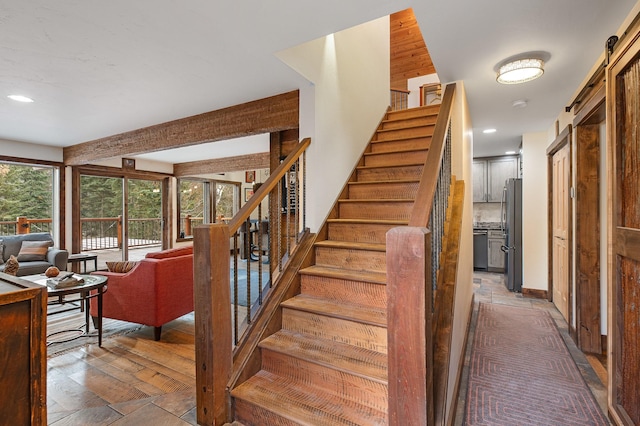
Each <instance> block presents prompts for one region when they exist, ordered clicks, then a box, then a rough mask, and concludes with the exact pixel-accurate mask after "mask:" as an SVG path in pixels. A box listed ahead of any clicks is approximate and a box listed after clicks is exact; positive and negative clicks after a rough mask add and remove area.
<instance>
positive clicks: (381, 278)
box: [300, 265, 387, 284]
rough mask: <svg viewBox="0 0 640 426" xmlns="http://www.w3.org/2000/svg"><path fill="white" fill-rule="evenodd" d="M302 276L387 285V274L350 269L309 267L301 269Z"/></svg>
mask: <svg viewBox="0 0 640 426" xmlns="http://www.w3.org/2000/svg"><path fill="white" fill-rule="evenodd" d="M300 274H303V275H316V276H322V277H327V278H337V279H344V280H350V281H361V282H366V283H373V284H386V283H387V274H385V273H383V272H376V271H353V270H349V269H341V268H330V267H326V266H317V265H313V266H309V267H307V268H304V269H301V270H300Z"/></svg>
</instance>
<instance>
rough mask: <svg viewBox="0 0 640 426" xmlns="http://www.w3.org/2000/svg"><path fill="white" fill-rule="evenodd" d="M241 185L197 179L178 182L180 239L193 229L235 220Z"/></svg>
mask: <svg viewBox="0 0 640 426" xmlns="http://www.w3.org/2000/svg"><path fill="white" fill-rule="evenodd" d="M240 185H241V184H240V183H239V182H226V181H217V180H208V179H197V178H182V179H179V180H178V221H179V231H178V232H179V235H178V237H179V238H189V237H191V236H193V228H194V227H195V226H197V225H201V224H203V223H215V222H218V221H220V220H225V219H229V218H231V217H233V215H234V214H236V212H237V211H238V210H239V209H240Z"/></svg>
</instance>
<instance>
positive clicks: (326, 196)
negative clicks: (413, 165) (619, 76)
mask: <svg viewBox="0 0 640 426" xmlns="http://www.w3.org/2000/svg"><path fill="white" fill-rule="evenodd" d="M277 56H278V57H279V58H280V59H281V60H282V61H283V62H285V63H286V64H287V65H289V66H290V67H291V68H293V69H294V70H296V71H297V72H299V73H300V74H301V75H302V76H304V77H305V78H306V79H307V80H309V81H310V82H311V83H312V84H313V88H312V89H311V88H302V90H301V92H300V96H301V101H300V108H301V110H300V115H301V123H300V126H301V127H300V138H301V139H302V138H305V137H311V145H310V147H309V148H308V156H307V194H314V195H313V198H312V199H310V200H308V201H307V226H309V227H310V229H311V232H316V231H317V230H318V229H319V227H320V226H321V225H322V223H323V222H324V220H325V218H326V216H327V214H328V212H329V209H330V208H331V207H332V206H333V204H334V202H335V200H336V198H337V196H338V194H339V193H340V191H341V190H342V188H343V186H344V184H345V182H346V180H347V178H348V177H349V175H350V173H351V171H352V170H353V168H354V166H355V164H356V162H357V160H358V159H359V158H360V156H361V154H362V152H363V150H364V148H365V147H366V145H367V144H368V142H369V140H370V139H371V136H372V135H373V133H374V132H375V130H376V127H377V125H378V123H379V122H380V120H381V118H382V117H383V115H384V113H385V111H386V108H387V107H388V105H389V78H390V77H389V18H388V17H384V18H380V19H378V20H375V21H372V22H368V23H366V24H363V25H359V26H357V27H354V28H350V29H348V30H344V31H341V32H339V33H336V34H333V35H329V36H327V37H323V38H320V39H317V40H313V41H310V42H308V43H305V44H303V45H300V46H296V47H293V48H291V49H287V50H285V51H282V52H279V53H278V54H277ZM307 89H308V90H307ZM311 117H313V120H311ZM311 122H314V123H313V124H311Z"/></svg>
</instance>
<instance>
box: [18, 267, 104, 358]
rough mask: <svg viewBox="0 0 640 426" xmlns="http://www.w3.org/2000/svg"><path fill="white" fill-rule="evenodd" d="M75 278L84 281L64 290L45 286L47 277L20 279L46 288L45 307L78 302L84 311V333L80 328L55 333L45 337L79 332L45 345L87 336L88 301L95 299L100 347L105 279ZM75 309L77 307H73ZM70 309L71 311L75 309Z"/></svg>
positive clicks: (100, 277) (94, 277) (93, 277)
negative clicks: (46, 299) (46, 301)
mask: <svg viewBox="0 0 640 426" xmlns="http://www.w3.org/2000/svg"><path fill="white" fill-rule="evenodd" d="M74 276H76V277H82V279H83V280H84V282H83V283H81V284H78V285H75V286H72V287H66V288H59V289H54V288H51V287H49V286H47V277H46V276H44V275H42V274H39V275H27V276H25V277H20V278H22V279H26V280H29V281H31V282H34V283H36V284H40V285H42V286H44V287H46V288H47V296H48V297H49V302H48V303H47V305H64V304H67V303H74V302H80V306H81V308H83V309H84V314H85V325H84V331H83V330H82V327H80V328H78V329H75V330H62V331H57V332H55V333H52V334H49V335H47V337H51V336H53V335H56V334H61V333H68V332H71V331H79V332H81V333H80V334H79V335H77V336H73V337H71V338H69V339H64V340H56V341H48V342H47V345H50V344H52V343H63V342H68V341H70V340H74V339H77V338H79V337H82V336H87V335H88V334H89V327H90V323H91V322H90V321H89V300H90V299H93V298H96V300H97V302H98V316H97V318H96V320H97V321H96V324H95V326H96V329H97V330H98V346H102V295H103V294H104V293H105V292H106V291H107V277H105V276H102V275H79V274H75V275H74ZM75 308H77V306H76V307H75ZM75 308H71V309H75ZM68 310H69V309H65V310H61V311H56V312H51V313H47V315H53V314H57V313H60V312H66V311H68Z"/></svg>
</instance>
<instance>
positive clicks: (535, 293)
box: [522, 288, 548, 299]
mask: <svg viewBox="0 0 640 426" xmlns="http://www.w3.org/2000/svg"><path fill="white" fill-rule="evenodd" d="M547 294H548V293H547V290H538V289H535V288H523V289H522V295H523V296H525V297H535V298H536V299H546V298H547Z"/></svg>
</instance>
